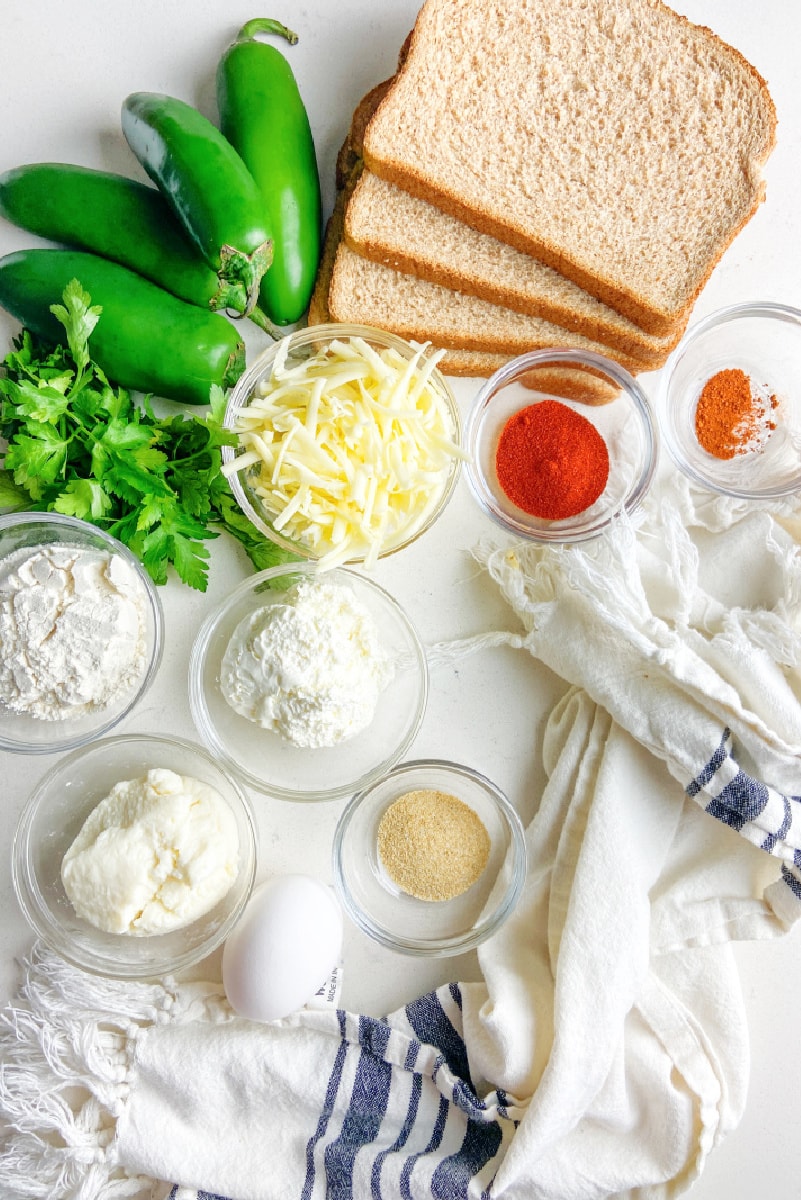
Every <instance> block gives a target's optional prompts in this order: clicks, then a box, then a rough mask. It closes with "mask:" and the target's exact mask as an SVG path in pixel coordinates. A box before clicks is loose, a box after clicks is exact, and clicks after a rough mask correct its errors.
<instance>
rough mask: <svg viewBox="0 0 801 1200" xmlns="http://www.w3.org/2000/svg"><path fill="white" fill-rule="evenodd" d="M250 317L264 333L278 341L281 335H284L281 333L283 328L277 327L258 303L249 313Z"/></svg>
mask: <svg viewBox="0 0 801 1200" xmlns="http://www.w3.org/2000/svg"><path fill="white" fill-rule="evenodd" d="M248 317H249V319H250V320H251V321H252V322H253V324H254V325H258V327H259V329H261V330H262V331H263V332H264V333H268V334H269V335H270V337H271V338H273V339H274V340H275V341H276V342H277V341H278V339H279V338H280V337H283V336H284V335H283V334H282V333H281V330H280V329H277V328H276V326H275V325H273V323H272V321H271V320H270V318H269V317H268V316H267V314H266V312H264V310H263V309H261V308H259V306H258V304H257V305H256V307H255V308H254V309H252V311H251V312H249V313H248Z"/></svg>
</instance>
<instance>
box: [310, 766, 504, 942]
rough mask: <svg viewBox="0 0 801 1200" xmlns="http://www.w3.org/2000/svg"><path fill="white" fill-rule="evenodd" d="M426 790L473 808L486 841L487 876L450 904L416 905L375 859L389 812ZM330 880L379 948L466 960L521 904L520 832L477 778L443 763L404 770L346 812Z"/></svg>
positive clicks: (488, 785)
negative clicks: (409, 795)
mask: <svg viewBox="0 0 801 1200" xmlns="http://www.w3.org/2000/svg"><path fill="white" fill-rule="evenodd" d="M429 790H431V791H435V792H444V793H446V795H448V796H455V797H456V798H457V799H458V800H461V801H462V803H463V804H466V805H468V806H469V808H471V809H472V810H473V812H474V813H475V814H477V816H478V817H479V819H480V820H481V822H482V823H483V825H484V827H485V829H486V831H487V833H488V834H489V858H488V860H487V864H486V866H485V868H484V870H483V872H482V873H481V874H480V875H479V876H478V878H477V879H476V881H475V882H474V883H473V884H472V886H471V887H469V888H468V889H467V890H466V891H463V892H461V893H460V894H459V895H455V896H453V897H452V898H450V899H442V900H428V899H418V898H416V896H414V895H411V894H409V893H407V892H405V891H403V890H401V888H400V887H399V886H398V885H397V883H395V881H394V880H393V879H392V878H391V876H390V875H389V873H388V872H387V870H386V869H385V866H384V863H383V862H382V860H381V857H380V855H379V852H378V831H379V825H380V823H381V819H382V817H383V816H384V814H385V812H386V811H387V809H388V808H389V807H390V805H392V804H394V802H395V801H397V800H398V799H399V798H400V797H401V796H404V795H406V794H407V793H409V792H415V791H429ZM333 873H334V886H335V888H336V891H337V894H338V895H339V898H340V900H341V902H342V905H343V907H344V909H345V911H346V912H347V913H348V915H349V916H350V918H351V920H352V921H353V922H354V923H355V924H356V925H358V927H359V928H360V929H361V930H362V931H363V932H364V933H366V934H367V935H368V936H369V937H371V938H373V939H374V940H375V941H377V942H380V943H381V945H383V946H387V947H389V949H391V950H396V951H399V952H400V953H402V954H409V955H416V956H419V957H432V956H433V957H445V956H447V955H452V954H463V953H464V952H466V951H467V950H472V949H474V948H475V947H476V946H478V945H480V943H481V942H483V941H485V939H486V938H488V937H489V936H490V934H492V933H494V932H495V931H496V930H497V929H499V928H500V926H501V925H502V924H503V922H504V921H505V920H506V918H507V917H508V916H509V914H510V913H511V912H512V910H513V909H514V907H515V905H516V904H517V901H518V899H519V898H520V893H521V891H522V888H523V884H524V882H525V878H526V844H525V836H524V833H523V826H522V824H521V822H520V818H519V817H518V815H517V813H516V812H515V810H514V808H513V807H512V805H511V804H510V803H509V801H508V800H507V798H506V796H504V794H503V792H502V791H501V790H500V789H499V788H498V787H496V786H495V784H494V783H492V782H491V781H490V780H489V779H487V778H485V777H484V776H483V775H481V774H479V772H478V771H474V770H472V769H471V768H470V767H466V766H461V765H460V764H459V763H454V762H446V761H444V760H439V759H420V760H418V761H415V762H407V763H401V764H400V765H399V766H396V767H394V768H393V769H392V770H391V771H389V772H388V773H387V774H385V775H382V776H381V778H380V779H377V780H375V781H374V782H373V783H372V784H370V786H369V787H367V788H365V789H363V790H362V791H361V792H359V793H358V795H355V796H354V797H353V799H352V800H351V801H350V802H349V804H348V805H347V806H346V808H345V809H344V811H343V813H342V816H341V817H340V819H339V823H338V825H337V828H336V831H335V833H334V843H333Z"/></svg>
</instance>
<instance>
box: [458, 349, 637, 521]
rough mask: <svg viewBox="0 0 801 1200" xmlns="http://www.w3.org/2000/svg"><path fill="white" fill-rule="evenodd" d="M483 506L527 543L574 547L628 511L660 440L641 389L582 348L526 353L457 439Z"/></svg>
mask: <svg viewBox="0 0 801 1200" xmlns="http://www.w3.org/2000/svg"><path fill="white" fill-rule="evenodd" d="M464 446H465V450H466V451H467V453H468V455H469V459H468V464H467V467H466V470H465V474H466V477H467V481H468V484H469V486H470V489H471V491H472V493H473V495H474V497H475V498H476V500H477V501H478V503H479V505H480V507H481V508H482V509H483V510H484V512H485V513H487V515H488V516H490V517H491V518H492V519H493V520H494V521H495V522H496V523H497V524H499V525H501V526H502V527H503V528H504V529H506V530H507V531H508V532H510V533H513V534H516V535H518V536H520V537H523V538H528V539H530V540H532V541H540V542H581V541H586V540H588V539H589V538H594V537H597V536H598V535H600V534H601V533H602V532H603V531H604V529H606V528H607V526H608V525H609V523H610V522H611V521H612V520H614V518H615V517H616V516H618V515H619V514H620V513H622V512H631V511H633V510H634V509H635V508H636V507H637V506H638V505H639V503H640V502H641V500H642V498H643V496H644V495H645V493H646V492H647V490H648V488H649V486H650V484H651V481H652V479H653V475H654V470H655V468H656V459H657V436H656V428H655V423H654V419H653V416H652V413H651V408H650V405H649V403H648V400H647V398H646V396H645V393H644V392H643V390H642V388H641V387H640V385H639V384H638V383H637V381H636V380H635V379H634V378H633V377H632V376H631V375H630V374H629V373H628V371H626V370H624V368H623V367H621V366H619V365H618V364H617V363H615V362H613V361H612V360H611V359H608V358H606V357H604V356H603V355H600V354H595V353H593V352H590V351H587V352H584V351H579V350H560V349H554V350H532V351H530V352H529V353H527V354H522V355H520V356H519V357H518V358H515V359H513V360H512V361H511V362H509V363H507V364H506V365H505V366H504V367H502V368H501V369H500V370H499V371H496V373H495V374H494V375H493V376H492V377H491V378H490V379H488V380H487V382H486V384H484V386H483V387H482V388H481V390H480V391H479V393H478V394H477V396H476V398H475V400H474V401H473V405H472V408H471V410H470V413H469V415H468V418H467V422H466V425H465V435H464Z"/></svg>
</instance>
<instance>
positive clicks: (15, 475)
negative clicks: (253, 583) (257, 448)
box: [0, 280, 294, 591]
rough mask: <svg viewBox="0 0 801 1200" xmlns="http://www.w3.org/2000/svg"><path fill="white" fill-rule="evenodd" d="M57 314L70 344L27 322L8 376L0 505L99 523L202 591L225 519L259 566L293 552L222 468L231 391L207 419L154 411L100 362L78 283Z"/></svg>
mask: <svg viewBox="0 0 801 1200" xmlns="http://www.w3.org/2000/svg"><path fill="white" fill-rule="evenodd" d="M62 299H63V303H62V304H54V305H53V306H52V308H51V311H52V312H53V313H54V315H55V316H56V317H57V318H58V320H59V321H60V322H61V324H62V325H63V326H64V329H65V330H66V339H67V345H66V346H55V347H54V346H49V345H46V344H45V343H43V342H41V341H40V340H39V339H37V338H36V337H34V336H33V334H31V333H30V331H29V330H27V329H23V330H22V332H21V334H20V335H19V337H18V338H15V339H14V343H13V347H14V348H13V350H12V351H11V353H9V354H8V355H7V356H6V358H5V360H4V363H3V365H4V368H5V373H4V375H3V377H0V436H2V438H3V439H4V440H5V442H6V451H5V459H4V463H3V468H2V470H0V509H2V510H4V511H9V510H18V509H33V510H36V511H40V512H41V511H48V512H59V513H65V514H67V515H69V516H73V517H79V518H81V519H82V520H84V521H90V522H91V523H92V524H94V525H99V526H101V527H102V528H103V529H105V530H106V531H107V532H109V533H111V534H112V535H113V536H114V537H116V538H118V539H119V540H120V541H121V542H124V543H125V545H126V546H128V547H130V549H131V550H132V551H133V552H134V554H136V555H137V557H138V558H139V559H141V561H142V562H143V563H144V566H145V567H146V569H147V571H148V573H149V574H150V576H151V577H152V578H153V580H154V581H155V582H156V583H158V584H161V583H164V582H166V579H167V575H168V568H169V564H172V565H173V566H174V568H175V570H176V571H177V573H178V575H179V577H180V578H181V579H182V580H183V581H184V583H187V584H189V586H190V587H194V588H197V589H198V590H200V591H205V590H206V586H207V583H208V565H209V549H208V546H207V544H206V543H207V542H208V541H209V540H210V539H212V538H216V537H217V536H218V533H219V530H218V529H217V528H214V526H219V527H221V528H223V529H225V530H227V531H228V532H229V533H231V534H232V535H233V536H234V537H235V538H237V539H238V541H239V542H241V543H242V545H243V547H244V549H245V551H246V553H247V554H248V556H249V558H250V559H251V561H252V563H253V565H254V566H255V567H256V569H257V570H262V569H264V568H265V567H269V566H275V565H276V564H277V563H280V562H284V561H287V560H291V559H292V558H293V557H294V556H293V555H291V554H289V553H288V552H287V551H284V550H282V549H281V548H280V547H278V546H276V545H274V544H273V543H272V542H270V541H269V540H268V539H266V538H262V537H261V536H260V535H259V534H258V533H257V532H256V531H255V530H254V529H253V527H252V525H251V524H250V522H249V521H248V520H247V518H246V517H245V516H244V515H243V514H242V513H241V512H240V510H239V508H238V507H237V505H236V502H235V501H234V498H233V496H232V494H231V492H230V490H229V487H228V484H227V482H226V480H225V477H224V476H223V475H222V474H221V472H220V463H221V456H220V449H221V447H222V446H224V445H232V444H235V442H236V437H235V435H233V434H231V433H230V432H228V431H227V430H225V429H224V428H223V426H222V418H223V413H224V411H225V393H224V391H223V390H222V389H221V388H213V389H212V394H211V403H210V407H209V411H208V413H207V414H206V415H204V416H194V415H193V416H185V415H177V416H171V417H165V418H158V417H156V416H155V414H154V412H153V409H152V406H151V404H150V402H149V400H148V399H147V397H145V398H144V400H143V401H142V402H141V403H140V404H137V403H135V402H134V400H133V399H132V398H131V396H130V394H129V393H128V392H127V391H126V390H125V389H124V388H121V387H118V386H117V385H116V384H114V383H112V382H111V381H110V380H109V379H107V378H106V376H105V375H104V374H103V371H102V370H101V369H100V367H99V366H98V365H97V363H95V362H93V361H92V359H91V356H90V353H89V338H90V335H91V333H92V330H93V329H94V327H95V325H96V324H97V321H98V319H99V318H100V316H101V309H100V308H99V307H97V306H92V304H91V298H90V297H89V296H88V295H87V293H86V292H85V291H84V290H83V288H82V287H81V285H80V283H79V282H78V281H77V280H72V282H71V283H70V284H68V286H67V287H66V289H65V291H64V295H63V297H62Z"/></svg>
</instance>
